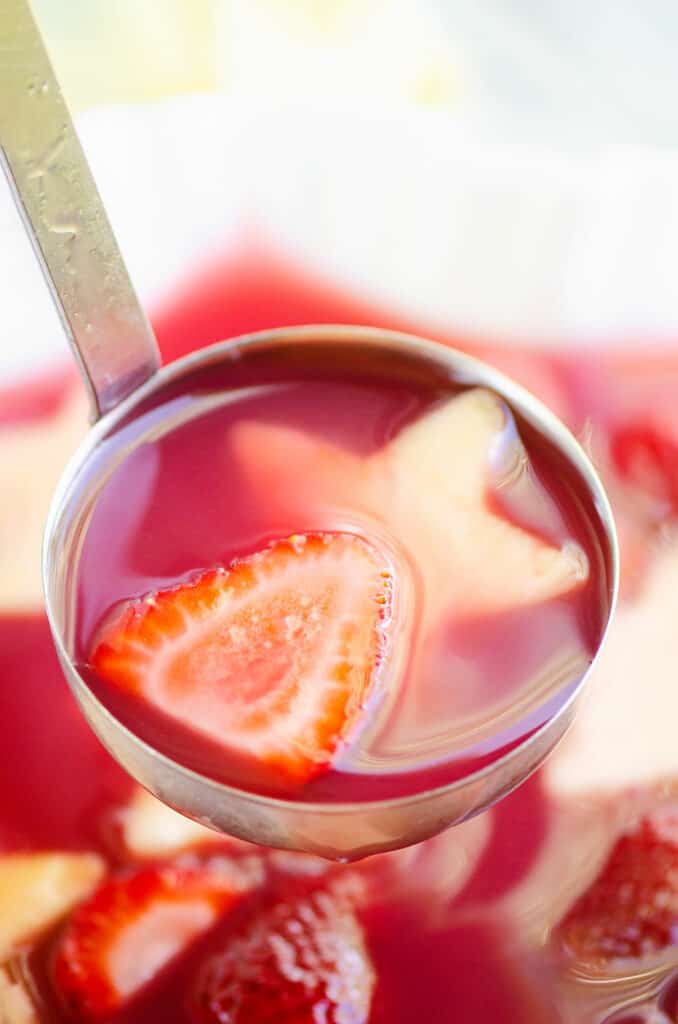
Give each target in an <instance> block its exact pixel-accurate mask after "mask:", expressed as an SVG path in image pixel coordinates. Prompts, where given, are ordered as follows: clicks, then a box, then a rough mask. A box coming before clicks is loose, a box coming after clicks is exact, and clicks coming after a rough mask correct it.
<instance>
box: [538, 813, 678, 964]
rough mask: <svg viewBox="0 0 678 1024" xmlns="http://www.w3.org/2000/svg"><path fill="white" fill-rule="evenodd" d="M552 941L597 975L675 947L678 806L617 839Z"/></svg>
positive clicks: (654, 815)
mask: <svg viewBox="0 0 678 1024" xmlns="http://www.w3.org/2000/svg"><path fill="white" fill-rule="evenodd" d="M555 937H556V938H557V941H558V943H559V945H560V946H561V948H562V949H563V950H564V951H565V953H566V954H567V955H568V956H569V957H572V958H574V959H575V960H576V961H578V962H579V963H580V964H582V965H585V966H586V967H587V968H588V969H590V970H593V971H594V972H596V973H604V972H606V971H609V970H610V969H612V970H614V968H615V964H616V963H618V962H624V961H629V960H639V959H642V958H644V957H646V956H651V955H652V954H658V953H661V952H662V951H664V950H666V949H668V948H669V947H671V946H675V945H676V944H677V943H678V805H671V806H670V807H665V808H662V809H661V810H657V811H656V812H654V813H652V814H650V815H648V816H647V817H645V818H644V819H643V820H642V821H641V822H640V823H639V824H638V825H637V826H636V827H635V828H634V829H633V830H631V831H629V832H627V833H625V834H624V835H622V836H621V838H620V839H619V840H618V841H617V843H616V845H615V846H614V848H613V850H612V852H611V854H610V856H609V858H608V860H607V862H606V864H605V865H604V867H603V870H602V871H601V873H600V874H599V876H598V878H597V879H596V880H595V881H594V882H593V884H592V885H591V886H590V888H589V889H588V890H587V891H586V892H585V893H584V894H583V895H582V896H581V897H580V898H579V899H578V900H577V902H576V903H575V904H574V906H573V907H572V908H571V909H570V910H569V911H568V913H567V915H566V916H565V918H564V919H563V920H562V921H561V923H560V924H559V925H558V927H557V929H556V933H555ZM620 966H623V963H622V964H620Z"/></svg>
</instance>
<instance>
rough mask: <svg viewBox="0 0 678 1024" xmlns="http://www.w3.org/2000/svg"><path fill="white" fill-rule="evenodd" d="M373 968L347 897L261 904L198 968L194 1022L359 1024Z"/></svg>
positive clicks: (363, 1016) (317, 894) (369, 996)
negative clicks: (269, 905)
mask: <svg viewBox="0 0 678 1024" xmlns="http://www.w3.org/2000/svg"><path fill="white" fill-rule="evenodd" d="M374 985H375V974H374V969H373V967H372V963H371V960H370V957H369V954H368V952H367V948H366V946H365V940H364V936H363V932H362V928H361V926H360V924H359V923H358V921H357V919H356V917H355V915H354V913H353V910H352V909H351V907H350V905H349V901H348V900H347V899H345V898H342V897H340V896H338V895H336V894H330V893H328V892H315V893H314V894H312V895H310V896H308V897H307V898H305V899H302V900H300V901H299V902H296V903H280V904H277V905H275V906H273V907H272V908H269V909H268V910H265V911H262V912H261V913H260V914H259V915H258V916H257V917H255V918H254V920H252V921H251V922H250V923H249V925H248V927H247V928H246V929H245V930H244V931H243V932H241V933H240V934H238V935H236V936H235V937H234V938H233V939H232V940H231V942H230V943H229V945H228V946H227V947H226V949H225V950H224V951H223V952H221V953H219V954H217V955H216V956H214V957H213V958H212V959H210V960H208V961H207V963H206V964H205V965H204V967H203V968H202V970H201V971H200V973H199V975H198V978H197V980H196V984H195V987H194V992H193V996H192V1000H191V1004H190V1013H191V1018H192V1020H193V1022H194V1024H225V1022H228V1024H318V1022H319V1021H322V1022H323V1024H365V1022H366V1021H367V1020H368V1018H369V1013H370V1004H371V1000H372V993H373V990H374Z"/></svg>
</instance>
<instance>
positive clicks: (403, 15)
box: [33, 0, 678, 146]
mask: <svg viewBox="0 0 678 1024" xmlns="http://www.w3.org/2000/svg"><path fill="white" fill-rule="evenodd" d="M33 6H34V10H35V13H36V15H37V16H38V18H39V20H40V23H41V25H42V27H43V30H44V32H45V33H46V35H47V38H48V40H49V43H50V46H51V49H52V52H53V55H54V59H55V62H56V64H57V65H58V68H59V71H60V74H61V77H62V79H63V84H64V87H65V90H66V92H67V94H68V96H69V98H70V100H71V102H72V104H73V105H74V107H75V108H76V109H78V110H84V109H88V108H91V107H93V106H97V105H100V104H105V103H120V102H123V103H129V102H140V101H147V100H157V99H161V98H164V97H168V96H174V95H177V94H180V93H186V92H199V93H215V92H220V93H226V94H228V95H233V96H242V97H246V98H247V99H251V98H252V97H254V96H259V97H263V98H265V99H271V98H272V97H273V96H275V97H276V98H277V99H278V100H279V101H280V102H284V101H286V100H290V99H292V98H294V99H297V100H299V101H302V102H304V101H308V100H309V99H311V100H315V101H317V100H318V99H322V100H325V101H331V102H339V103H342V104H344V103H347V102H350V101H353V102H355V103H359V104H360V105H364V104H369V105H375V106H381V107H384V106H387V107H391V108H398V107H402V106H404V105H412V106H415V107H424V108H428V109H443V110H446V111H449V112H452V113H454V114H455V116H456V117H459V118H469V117H474V118H479V120H480V122H481V123H482V124H483V125H484V126H485V127H486V128H489V127H490V126H491V128H492V130H493V131H494V132H495V133H496V134H497V135H499V134H503V135H506V136H509V137H513V138H514V139H517V138H519V137H521V136H525V137H527V136H532V137H534V138H540V139H542V140H544V141H547V140H553V141H554V142H562V141H563V138H564V137H565V138H566V139H568V140H570V141H573V142H574V141H578V142H580V143H582V144H585V143H586V142H587V141H588V142H589V143H599V142H600V141H602V140H607V141H615V142H625V143H633V144H638V143H643V142H645V143H648V144H652V145H660V146H671V145H675V144H676V143H677V142H678V117H677V116H676V98H677V96H678V63H677V62H676V60H675V52H676V42H678V8H677V7H676V5H675V4H674V3H673V2H672V0H644V2H643V3H642V4H641V3H638V2H637V0H596V3H590V0H571V2H569V3H567V4H563V3H562V2H561V0H538V2H535V0H369V2H366V0H162V2H161V3H158V2H157V0H115V2H113V3H111V2H110V0H70V2H69V3H68V4H64V3H63V2H62V0H35V2H34V5H33Z"/></svg>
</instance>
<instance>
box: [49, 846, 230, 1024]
mask: <svg viewBox="0 0 678 1024" xmlns="http://www.w3.org/2000/svg"><path fill="white" fill-rule="evenodd" d="M247 888H248V883H247V881H246V876H244V875H243V874H242V872H240V871H238V870H237V869H236V867H235V866H234V864H233V863H232V862H231V861H228V860H227V859H225V858H214V859H213V860H212V861H208V862H205V863H203V864H197V863H196V864H190V865H189V864H185V865H181V864H177V865H172V864H168V865H165V866H162V867H157V866H154V867H149V868H143V869H141V870H137V871H127V872H124V873H122V874H120V875H118V876H113V877H109V879H107V880H106V881H105V882H104V883H102V885H100V886H99V888H98V889H97V890H96V891H95V892H94V894H93V895H92V896H91V897H90V899H88V900H86V901H85V902H83V903H81V904H80V906H79V907H78V908H77V909H76V910H75V911H74V913H73V914H72V916H71V917H70V919H69V921H68V922H67V924H66V926H65V927H64V930H63V932H62V933H61V935H60V938H59V941H58V944H57V948H56V952H55V956H54V961H53V982H54V986H55V989H56V992H57V994H58V996H59V998H60V1000H61V1001H62V1002H63V1003H64V1005H65V1006H66V1007H67V1008H68V1010H69V1012H70V1013H71V1015H72V1016H73V1017H74V1018H75V1019H76V1020H79V1021H85V1022H88V1021H94V1020H98V1019H100V1018H101V1017H103V1016H107V1015H108V1014H111V1013H114V1012H116V1011H117V1010H119V1009H120V1008H121V1007H122V1006H123V1005H124V1004H125V1003H126V1002H127V1001H128V1000H129V999H131V998H132V997H133V996H135V995H136V994H137V993H138V992H139V991H141V989H143V988H144V986H145V985H146V984H147V982H149V981H150V980H151V979H152V978H153V977H154V976H155V975H156V974H157V973H158V972H159V971H161V970H162V969H163V968H164V967H165V966H166V965H167V964H168V963H170V962H171V961H172V960H173V959H174V958H175V957H176V956H178V955H179V954H180V953H182V952H183V951H184V950H185V949H186V948H187V947H188V946H189V945H190V943H191V942H192V941H193V940H194V939H196V938H197V937H198V936H199V935H201V934H202V933H203V932H205V931H206V930H207V929H209V928H210V927H211V926H212V925H213V924H215V923H216V921H217V920H218V918H219V917H220V916H221V914H223V913H224V912H225V911H226V910H228V909H229V908H230V907H231V906H232V905H233V904H234V903H235V902H236V901H237V900H238V898H239V897H240V896H241V895H242V894H243V893H244V892H246V891H247Z"/></svg>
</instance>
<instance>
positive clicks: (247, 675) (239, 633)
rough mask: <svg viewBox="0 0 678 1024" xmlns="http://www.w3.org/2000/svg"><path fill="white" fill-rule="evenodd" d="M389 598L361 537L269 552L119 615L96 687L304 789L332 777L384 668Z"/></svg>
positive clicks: (300, 539) (389, 589)
mask: <svg viewBox="0 0 678 1024" xmlns="http://www.w3.org/2000/svg"><path fill="white" fill-rule="evenodd" d="M392 594H393V586H392V577H391V573H390V570H389V567H388V563H387V562H386V560H385V559H384V558H383V557H382V556H381V555H380V554H379V553H378V552H377V551H376V550H375V549H374V548H373V547H372V546H371V545H369V544H367V542H365V541H364V540H362V539H361V538H359V537H357V536H354V535H350V534H341V533H316V534H313V533H309V534H304V535H299V536H295V537H292V538H290V539H289V540H286V541H278V542H276V543H274V544H272V545H270V546H269V547H268V548H266V549H265V550H263V551H261V552H258V553H256V554H254V555H251V556H250V557H248V558H244V559H242V560H239V561H236V562H234V563H233V564H232V565H231V566H230V568H229V569H217V570H213V571H208V572H204V573H202V574H201V575H199V576H197V577H195V578H194V579H193V580H192V582H190V583H186V584H183V585H180V586H177V587H172V588H170V589H167V590H163V591H160V592H158V593H156V594H153V595H149V596H148V597H146V598H142V599H140V600H136V601H132V602H130V603H128V604H127V605H126V606H125V607H124V608H123V609H122V611H121V612H120V613H118V615H117V616H116V617H115V618H114V619H113V621H110V622H109V623H108V624H107V625H106V626H104V628H103V629H102V630H101V631H100V633H99V636H98V639H97V642H96V645H95V648H94V650H93V652H92V655H91V658H90V662H91V666H92V668H93V669H94V671H95V672H96V673H97V675H98V676H99V677H100V678H102V679H104V680H106V681H107V682H109V683H112V684H114V685H115V686H117V687H119V688H121V689H122V690H124V691H127V692H129V693H131V694H133V695H134V696H136V697H139V698H141V699H143V700H144V701H146V702H148V704H149V705H151V706H152V707H155V708H156V709H157V710H159V711H161V712H163V713H165V714H167V715H169V716H170V717H172V718H174V719H176V720H177V721H178V722H180V723H182V724H188V725H189V726H190V727H191V728H192V729H194V730H196V731H198V732H200V733H202V734H203V735H205V736H206V737H208V738H209V739H211V740H216V741H217V743H219V744H221V745H222V746H223V747H226V748H227V749H229V750H231V751H232V752H235V753H237V754H242V755H245V756H250V757H254V758H255V759H257V760H258V761H259V763H263V764H266V765H267V766H269V767H273V768H274V769H275V770H276V771H278V772H280V773H282V774H283V775H284V776H285V777H287V778H288V779H290V780H293V781H295V782H300V783H303V782H305V781H307V780H308V779H310V778H311V777H312V776H313V775H315V774H316V773H317V772H318V771H320V770H322V769H323V768H326V767H328V766H329V764H330V762H331V761H332V758H333V756H334V755H335V752H336V751H337V748H338V747H339V746H340V744H341V743H342V741H344V740H345V739H346V738H347V736H348V734H349V733H350V731H351V730H352V728H353V726H354V725H355V724H356V722H357V720H358V719H359V717H360V716H361V714H362V710H363V708H364V706H365V702H366V701H367V700H368V698H369V697H370V695H371V693H372V691H373V690H374V688H375V683H376V680H377V677H378V675H379V672H380V668H381V666H382V665H383V662H384V656H385V648H386V628H387V623H388V621H389V618H390V611H391V599H392Z"/></svg>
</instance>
